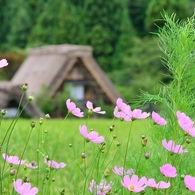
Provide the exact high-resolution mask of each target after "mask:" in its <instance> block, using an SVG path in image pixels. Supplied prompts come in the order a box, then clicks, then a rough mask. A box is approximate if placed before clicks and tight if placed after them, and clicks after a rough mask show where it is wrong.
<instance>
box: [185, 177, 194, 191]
mask: <svg viewBox="0 0 195 195" xmlns="http://www.w3.org/2000/svg"><path fill="white" fill-rule="evenodd" d="M184 184H185V186H186V188H187V189H189V190H191V191H192V192H195V185H194V184H195V177H192V176H190V175H186V176H185V177H184Z"/></svg>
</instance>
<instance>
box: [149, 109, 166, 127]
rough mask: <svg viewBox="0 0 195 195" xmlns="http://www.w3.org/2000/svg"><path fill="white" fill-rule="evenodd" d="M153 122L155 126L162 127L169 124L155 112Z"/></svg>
mask: <svg viewBox="0 0 195 195" xmlns="http://www.w3.org/2000/svg"><path fill="white" fill-rule="evenodd" d="M152 120H153V121H154V123H155V124H158V125H161V126H163V125H166V124H167V121H166V120H165V119H164V118H162V117H161V116H160V115H159V114H158V113H156V112H154V111H153V112H152Z"/></svg>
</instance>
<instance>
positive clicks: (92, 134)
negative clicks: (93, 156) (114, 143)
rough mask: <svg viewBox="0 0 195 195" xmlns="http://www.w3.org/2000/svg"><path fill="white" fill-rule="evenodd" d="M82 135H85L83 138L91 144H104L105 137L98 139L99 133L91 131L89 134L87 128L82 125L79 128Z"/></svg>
mask: <svg viewBox="0 0 195 195" xmlns="http://www.w3.org/2000/svg"><path fill="white" fill-rule="evenodd" d="M79 130H80V133H81V134H82V135H83V137H85V138H86V140H87V141H88V142H89V141H90V142H94V143H102V142H104V137H103V136H99V137H98V132H96V131H91V132H90V133H88V132H87V126H86V125H80V126H79Z"/></svg>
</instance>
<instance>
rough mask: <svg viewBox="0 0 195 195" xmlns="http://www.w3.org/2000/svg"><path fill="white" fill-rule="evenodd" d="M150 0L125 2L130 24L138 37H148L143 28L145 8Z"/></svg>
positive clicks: (129, 0) (128, 0)
mask: <svg viewBox="0 0 195 195" xmlns="http://www.w3.org/2000/svg"><path fill="white" fill-rule="evenodd" d="M149 1H150V0H136V1H133V0H127V4H128V12H129V15H130V17H131V20H132V24H133V26H134V28H135V30H136V34H137V35H138V36H139V37H144V36H146V35H148V31H146V29H145V26H144V20H145V17H146V15H145V14H146V8H147V6H148V3H149Z"/></svg>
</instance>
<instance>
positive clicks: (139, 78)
mask: <svg viewBox="0 0 195 195" xmlns="http://www.w3.org/2000/svg"><path fill="white" fill-rule="evenodd" d="M157 41H158V38H157V37H154V38H151V37H145V38H142V39H140V38H134V46H133V47H132V48H131V52H132V55H131V56H129V57H126V58H125V62H126V68H123V69H120V70H116V71H113V72H112V73H110V74H109V76H110V78H111V80H112V81H113V82H114V83H115V84H116V86H117V89H118V91H119V92H120V94H122V95H123V98H124V99H126V100H127V101H129V102H131V103H134V101H135V99H136V98H137V97H138V95H140V94H141V91H143V90H144V91H147V92H150V93H153V92H154V91H156V90H158V83H159V82H161V81H164V82H165V81H166V82H168V80H167V78H166V77H165V76H164V74H165V73H166V68H165V67H164V66H162V63H161V61H160V59H159V56H162V52H161V51H160V49H159V47H158V44H157Z"/></svg>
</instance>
